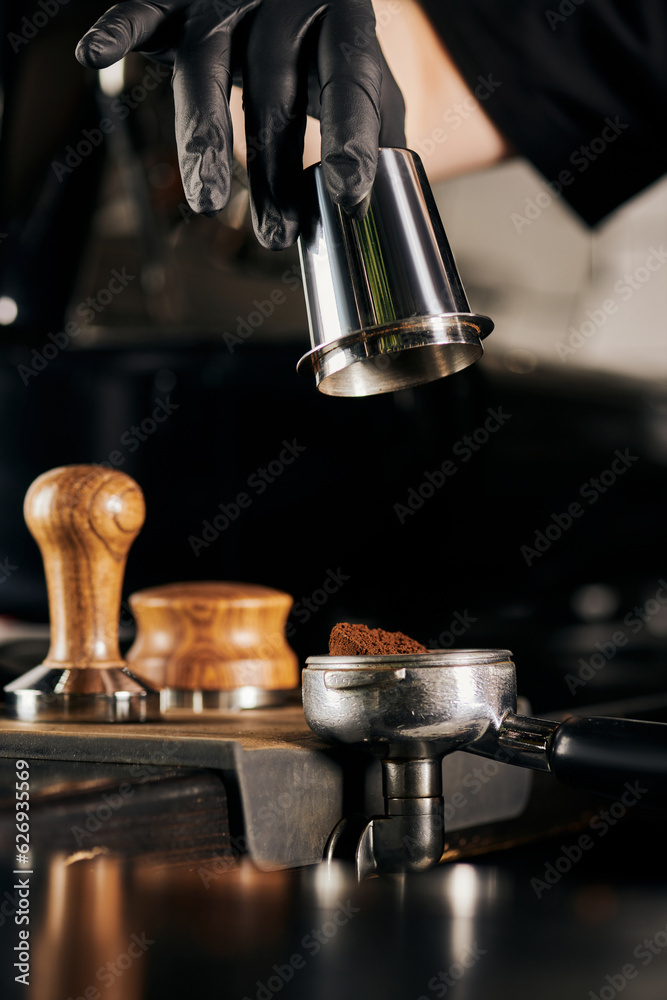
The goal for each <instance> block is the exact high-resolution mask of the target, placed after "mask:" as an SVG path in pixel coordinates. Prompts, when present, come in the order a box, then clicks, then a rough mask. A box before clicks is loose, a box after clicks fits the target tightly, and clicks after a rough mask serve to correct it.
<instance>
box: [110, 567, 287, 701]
mask: <svg viewBox="0 0 667 1000" xmlns="http://www.w3.org/2000/svg"><path fill="white" fill-rule="evenodd" d="M130 607H131V608H132V611H133V613H134V617H135V618H136V622H137V638H136V640H135V643H134V645H133V646H132V648H131V649H130V650H129V651H128V654H127V662H128V663H129V664H130V667H131V669H132V671H133V672H134V673H136V674H137V676H139V677H142V678H144V679H145V680H146V681H147V682H148V683H149V684H152V685H153V686H154V687H156V688H159V689H160V693H161V705H162V709H163V710H165V709H169V708H173V709H176V708H182V709H189V710H191V711H195V712H197V711H201V710H202V709H230V708H259V707H261V706H268V705H276V704H280V703H281V702H283V701H284V700H285V697H286V694H287V692H288V691H289V690H290V689H291V688H295V687H296V686H297V684H298V683H299V671H298V662H297V657H296V654H295V653H294V652H293V650H292V649H290V647H289V646H288V644H287V640H286V638H285V621H286V619H287V616H288V614H289V612H290V608H291V607H292V598H291V597H290V595H289V594H284V593H282V592H281V591H279V590H272V589H271V588H269V587H260V586H258V585H255V584H251V583H219V582H214V581H208V582H203V583H170V584H167V585H166V586H163V587H152V588H151V589H149V590H142V591H139V592H138V593H136V594H132V596H131V597H130Z"/></svg>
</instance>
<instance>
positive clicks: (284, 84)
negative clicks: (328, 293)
mask: <svg viewBox="0 0 667 1000" xmlns="http://www.w3.org/2000/svg"><path fill="white" fill-rule="evenodd" d="M316 17H317V11H316V10H315V11H314V12H313V15H312V17H311V18H310V19H308V18H305V19H304V18H303V15H298V14H294V13H290V10H289V6H288V5H286V4H285V5H281V6H278V5H275V4H266V5H264V6H260V7H259V8H258V9H257V10H256V12H255V15H254V17H253V20H252V23H251V25H250V29H249V33H248V38H247V44H246V62H245V67H244V76H243V99H244V109H245V122H246V148H247V166H248V181H249V185H250V203H251V211H252V219H253V225H254V227H255V233H256V234H257V239H258V240H259V242H260V243H261V244H262V246H265V247H267V248H268V249H270V250H284V249H285V248H286V247H289V246H292V244H293V243H294V242H295V241H296V238H297V236H298V233H299V209H300V201H301V192H302V174H303V138H304V134H305V131H306V107H307V104H308V66H307V61H306V57H305V54H304V40H305V38H306V35H307V34H308V32H309V31H310V29H311V28H312V24H313V20H314V19H315V18H316ZM258 70H260V72H258Z"/></svg>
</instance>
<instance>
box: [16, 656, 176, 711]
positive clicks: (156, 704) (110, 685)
mask: <svg viewBox="0 0 667 1000" xmlns="http://www.w3.org/2000/svg"><path fill="white" fill-rule="evenodd" d="M5 709H6V713H7V715H8V716H9V717H10V718H12V719H20V720H21V721H22V722H147V721H149V720H151V719H157V718H159V717H160V696H159V694H158V692H157V691H155V690H153V688H151V687H149V686H148V685H147V684H145V683H144V682H143V681H141V680H139V678H138V677H135V676H134V674H132V673H131V672H130V671H129V670H128V669H127V668H126V667H87V668H86V669H80V668H77V667H60V666H58V667H54V666H51V665H49V664H46V663H42V664H40V666H38V667H34V669H33V670H29V671H28V673H27V674H23V675H22V676H21V677H17V679H16V680H15V681H11V682H10V683H9V684H7V685H6V686H5Z"/></svg>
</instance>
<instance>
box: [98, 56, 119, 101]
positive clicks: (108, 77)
mask: <svg viewBox="0 0 667 1000" xmlns="http://www.w3.org/2000/svg"><path fill="white" fill-rule="evenodd" d="M99 80H100V88H101V90H102V93H103V94H106V96H107V97H117V96H118V94H120V92H121V90H122V89H123V85H124V83H125V60H124V59H120V60H119V61H118V62H115V63H113V65H111V66H106V67H105V68H104V69H101V70H100V71H99Z"/></svg>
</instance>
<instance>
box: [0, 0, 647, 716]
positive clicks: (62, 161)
mask: <svg viewBox="0 0 667 1000" xmlns="http://www.w3.org/2000/svg"><path fill="white" fill-rule="evenodd" d="M105 6H106V4H104V3H97V2H96V3H85V4H84V3H83V2H79V0H70V2H69V3H67V4H66V5H65V4H62V5H61V4H59V3H58V0H46V2H45V4H44V5H43V6H42V7H39V8H38V7H34V6H33V5H27V4H24V3H18V2H14V3H7V4H5V5H4V6H3V8H2V13H0V25H1V27H2V40H1V43H0V44H1V45H2V61H1V66H0V72H1V75H2V80H1V86H2V95H3V104H2V125H1V128H2V131H1V143H0V324H1V325H0V514H1V516H0V611H1V612H2V619H1V621H0V639H1V640H3V641H4V642H5V644H6V645H7V644H11V642H12V641H14V640H15V639H16V638H18V637H24V636H26V635H33V636H35V637H36V639H37V640H40V639H41V637H43V635H44V634H45V625H46V622H47V620H48V609H47V602H46V589H45V585H44V580H43V572H42V565H41V560H40V556H39V552H38V550H37V547H36V545H35V543H34V542H33V541H32V539H31V537H30V535H29V533H28V531H27V529H26V527H25V525H24V523H23V518H22V502H23V497H24V494H25V491H26V489H27V488H28V486H29V484H30V483H31V481H32V480H33V479H34V478H35V477H36V476H37V475H39V474H40V473H42V472H44V471H45V470H47V469H49V468H51V467H53V466H56V465H61V464H71V463H78V462H94V463H101V464H104V463H106V464H108V465H110V466H112V467H115V468H121V469H122V470H123V471H124V472H127V473H128V474H129V475H131V476H133V477H134V478H135V479H136V480H137V481H138V482H139V484H140V485H141V487H142V489H143V490H144V493H145V495H146V502H147V520H146V524H145V527H144V529H143V530H142V532H141V534H140V536H139V538H138V540H137V542H136V543H135V545H134V547H133V549H132V551H131V553H130V558H129V564H128V573H127V579H126V586H125V592H126V594H129V593H131V592H132V591H133V590H136V589H139V588H142V587H146V586H149V585H154V584H159V583H167V582H171V581H177V580H197V579H222V580H244V581H250V582H255V583H262V584H266V585H270V586H274V587H278V588H281V589H283V590H287V591H289V592H290V593H291V594H292V595H293V596H294V598H295V602H296V604H295V607H294V610H293V614H292V618H291V623H292V626H293V629H292V630H291V631H292V636H291V640H290V641H291V643H292V645H293V646H294V648H295V649H296V651H297V652H298V654H299V656H300V657H301V658H305V657H306V656H307V655H309V654H312V653H318V652H322V651H324V650H325V648H326V645H327V638H328V633H329V629H330V628H331V626H332V625H333V624H334V623H335V622H337V621H341V620H351V621H363V622H365V623H367V624H368V625H371V626H381V627H383V628H387V629H400V630H403V631H405V632H408V633H410V634H413V635H414V636H415V637H416V638H418V639H420V640H422V641H423V642H425V643H426V644H427V645H430V646H436V647H437V646H440V647H444V648H450V647H452V646H459V647H461V646H462V647H467V646H472V647H501V648H509V649H511V650H513V651H514V652H515V654H516V657H517V667H518V674H519V685H520V691H522V693H524V694H526V695H528V696H529V697H530V698H531V699H532V701H533V706H534V708H535V709H536V710H537V711H540V710H548V709H556V708H561V707H567V706H569V705H572V704H583V703H592V702H596V701H603V700H607V699H610V698H615V697H627V696H632V695H642V694H649V693H652V692H656V691H660V690H663V689H664V687H665V648H666V644H667V586H665V578H667V565H666V559H665V541H666V535H667V527H666V521H665V517H664V509H665V483H666V476H665V464H666V463H667V389H666V383H665V375H666V374H667V346H666V342H665V336H664V332H665V331H664V326H665V321H664V317H665V315H666V312H667V308H666V307H667V266H665V265H666V264H667V260H665V259H664V253H665V251H664V246H663V244H664V243H667V240H666V236H667V184H666V183H664V182H662V183H660V184H658V185H656V186H654V187H653V188H652V189H650V190H648V191H646V192H645V193H644V194H643V195H642V196H640V197H639V198H637V199H635V200H634V201H633V202H632V203H631V204H629V205H627V206H625V207H623V208H622V209H621V210H620V211H619V212H617V213H616V214H615V215H614V216H613V217H612V218H611V219H610V220H609V221H608V222H607V223H606V224H604V225H603V226H602V227H600V228H599V229H598V230H596V231H595V232H593V233H591V232H590V231H588V230H587V229H585V228H584V227H583V226H582V225H581V224H580V223H579V222H578V221H577V218H576V217H575V216H574V215H573V214H572V213H571V212H570V211H569V210H568V209H567V207H566V206H565V205H564V204H563V202H562V201H559V199H558V198H557V197H554V194H553V191H550V190H549V189H548V187H547V186H546V184H545V181H544V179H543V178H541V177H540V176H539V175H538V174H537V173H535V172H534V171H533V170H532V169H531V168H530V167H529V166H528V165H526V164H525V163H523V162H520V161H515V162H511V163H507V164H505V165H503V166H501V167H499V168H496V169H494V170H491V171H487V172H484V173H480V174H476V175H473V176H469V177H466V178H463V179H459V180H454V181H448V182H447V183H446V184H442V185H439V186H438V187H437V188H436V196H437V199H438V203H439V205H440V208H441V212H442V217H443V221H444V224H445V229H446V230H447V233H448V236H449V240H450V243H451V245H452V248H453V250H454V253H455V255H456V258H457V262H458V265H459V269H460V272H461V276H462V278H463V281H464V284H465V286H466V289H467V292H468V297H469V299H470V302H471V306H472V308H473V310H475V311H477V312H482V313H486V314H488V315H490V316H491V317H492V318H493V319H494V321H495V323H496V330H495V332H494V333H493V334H492V335H491V337H490V338H489V340H488V341H487V342H486V354H485V357H484V359H483V360H482V361H481V362H480V363H478V364H477V365H475V366H474V367H473V368H472V369H469V370H467V371H465V372H462V373H459V374H457V375H455V376H452V377H450V378H447V379H445V380H442V381H440V382H436V383H433V384H431V385H429V386H425V387H423V388H420V389H417V390H410V391H405V392H400V393H395V394H390V395H387V396H379V397H371V398H368V399H332V398H327V397H325V396H323V395H320V394H318V392H317V391H316V389H315V386H314V382H313V381H312V380H310V379H308V378H305V379H304V378H300V377H298V376H297V374H296V371H295V366H296V363H297V361H298V359H299V358H300V357H301V355H302V354H304V353H305V352H306V350H307V349H308V347H309V341H308V329H307V323H306V316H305V309H304V304H303V296H302V293H301V289H300V281H299V269H298V257H297V254H296V250H294V251H287V252H284V253H278V254H275V253H270V252H268V251H264V250H262V249H261V248H260V247H259V245H258V244H257V242H256V241H255V238H254V236H253V235H252V231H251V227H250V219H249V211H248V199H247V193H246V189H245V186H244V171H243V169H242V168H241V167H240V166H239V167H238V169H237V171H236V178H237V180H236V183H235V188H234V192H233V196H232V200H231V202H230V205H229V207H228V208H227V209H226V210H225V212H223V213H222V214H221V215H219V216H217V217H216V218H214V219H206V218H200V217H196V216H194V215H193V214H192V213H191V211H190V210H189V208H188V206H187V204H186V202H185V199H184V196H183V190H182V187H181V183H180V178H179V174H178V167H177V162H176V151H175V143H174V139H173V103H172V96H171V89H170V84H169V74H168V72H167V71H166V70H165V69H164V68H162V67H157V66H155V65H154V64H151V63H149V62H148V61H146V60H144V59H143V58H142V57H140V56H132V57H130V58H128V59H126V60H125V61H124V63H123V65H122V66H121V67H115V68H112V69H111V70H109V71H104V72H102V73H100V74H96V73H94V72H92V71H86V70H84V69H82V67H81V66H79V64H78V63H77V62H76V60H75V58H74V46H75V43H76V41H77V39H78V38H79V37H80V36H81V34H82V33H83V31H84V30H85V29H86V28H87V27H88V26H89V25H90V23H91V22H92V20H93V19H94V17H95V16H97V14H98V13H99V12H101V11H102V10H103V9H104V8H105ZM36 12H37V13H36ZM426 166H427V168H428V162H426ZM489 411H493V412H494V413H496V414H497V413H498V412H499V411H500V412H501V413H502V414H503V419H502V421H499V420H497V419H496V420H495V422H492V423H491V424H489V423H488V421H489V416H490V413H489ZM485 424H486V425H487V426H486V428H485ZM490 427H493V428H494V429H491V430H489V428H490ZM466 438H468V443H466ZM286 442H288V443H290V445H292V448H293V452H294V454H295V455H296V456H297V457H295V458H294V460H293V461H292V462H290V463H289V464H287V463H286V462H284V461H282V460H281V459H280V455H281V453H282V454H283V456H284V455H285V443H286ZM470 442H472V444H471V443H470ZM617 452H620V453H621V455H623V456H625V459H624V461H621V460H620V459H618V456H617ZM448 459H450V460H452V461H453V462H454V463H455V466H456V474H455V475H454V476H452V477H451V478H448V479H447V481H446V483H445V485H444V486H442V487H441V488H431V489H429V488H428V487H427V488H425V489H424V488H423V487H424V484H425V483H428V477H427V473H433V472H434V471H435V470H438V469H439V468H440V467H441V466H442V463H443V462H444V461H446V460H448ZM619 462H620V464H619ZM614 463H616V464H615V465H614ZM612 466H613V467H614V469H616V470H617V471H613V469H612ZM619 469H620V470H621V471H620V472H619V471H618V470H619ZM262 470H266V472H263V471H262ZM420 488H421V492H420ZM582 490H583V492H582ZM240 493H245V494H247V495H248V496H249V497H250V499H251V503H250V505H249V506H247V507H245V508H243V509H241V508H239V506H238V504H236V499H237V497H238V495H239V494H240ZM426 494H430V495H428V496H426ZM409 501H411V502H412V507H410V505H409ZM577 502H578V503H579V504H580V507H581V510H582V513H581V516H579V517H577V518H575V519H573V520H572V524H571V526H570V527H568V528H566V529H564V528H563V527H562V525H563V524H564V523H565V521H564V520H563V518H562V515H563V514H564V513H565V512H566V511H567V509H568V507H569V506H570V505H571V504H573V503H577ZM235 512H236V513H235ZM554 515H555V518H554ZM559 519H560V527H559V523H558V522H559ZM540 547H541V549H540ZM661 581H662V582H661ZM325 582H326V583H327V587H326V588H325ZM122 625H123V630H124V632H123V634H124V636H125V638H126V639H129V638H130V637H131V633H132V621H131V616H130V615H129V611H128V609H127V607H126V606H125V605H124V606H123V614H122ZM1 658H2V656H0V659H1ZM4 658H5V659H7V658H8V657H7V656H5V657H4ZM35 662H38V660H35ZM25 665H26V666H27V665H29V664H27V663H26V664H25Z"/></svg>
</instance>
